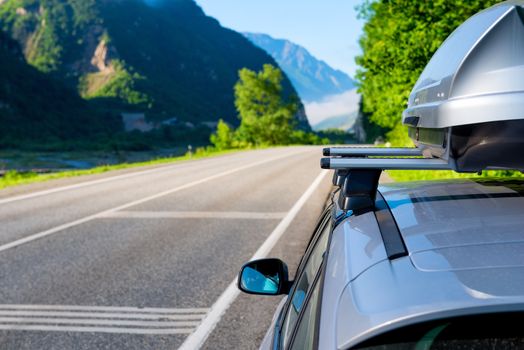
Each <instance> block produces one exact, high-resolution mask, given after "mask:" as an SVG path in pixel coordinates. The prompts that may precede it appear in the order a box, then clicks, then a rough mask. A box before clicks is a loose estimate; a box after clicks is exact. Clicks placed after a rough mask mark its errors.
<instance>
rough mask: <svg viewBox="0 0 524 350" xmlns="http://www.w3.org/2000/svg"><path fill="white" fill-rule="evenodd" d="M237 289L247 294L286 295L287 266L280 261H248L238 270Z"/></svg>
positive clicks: (288, 287)
mask: <svg viewBox="0 0 524 350" xmlns="http://www.w3.org/2000/svg"><path fill="white" fill-rule="evenodd" d="M238 289H240V290H241V291H243V292H245V293H249V294H259V295H279V294H287V293H289V289H290V283H289V280H288V272H287V265H286V264H285V263H284V262H283V261H282V260H280V259H262V260H255V261H250V262H248V263H247V264H245V265H244V266H242V269H241V270H240V273H239V275H238Z"/></svg>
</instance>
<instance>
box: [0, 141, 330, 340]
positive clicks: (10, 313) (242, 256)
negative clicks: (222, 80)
mask: <svg viewBox="0 0 524 350" xmlns="http://www.w3.org/2000/svg"><path fill="white" fill-rule="evenodd" d="M320 157H321V149H320V148H318V147H288V148H278V149H269V150H257V151H250V152H240V153H236V154H231V155H226V156H221V157H217V158H212V159H205V160H204V159H202V160H195V161H187V162H180V163H174V164H170V165H165V166H157V167H153V168H141V169H135V170H132V171H126V172H120V173H119V172H117V173H111V174H104V175H97V176H94V177H85V178H77V179H73V180H72V179H67V180H61V181H56V182H52V183H46V184H38V185H32V186H27V187H23V188H17V189H11V190H4V191H0V222H1V225H0V348H2V349H73V348H74V349H177V348H179V347H182V348H183V349H192V348H200V347H201V348H205V349H232V348H233V349H234V348H238V349H250V348H256V347H257V346H258V344H259V342H260V340H261V339H262V337H263V335H264V333H265V331H266V329H267V327H268V324H269V322H270V319H271V317H272V314H273V312H274V309H275V307H276V305H277V303H278V302H279V300H280V298H279V297H253V296H247V295H239V293H238V291H237V290H236V288H235V286H234V285H233V284H232V282H233V281H234V280H235V278H236V274H237V272H238V269H239V267H240V266H241V265H242V264H243V263H244V262H246V261H248V260H250V259H251V258H252V257H264V256H273V257H280V258H282V259H284V260H285V261H286V262H288V263H289V265H290V271H291V274H292V275H293V271H294V269H295V268H296V265H297V263H298V259H299V258H300V256H301V254H302V252H303V250H304V248H305V244H306V242H307V240H308V238H309V236H310V235H311V233H312V230H313V229H314V226H315V224H316V219H317V217H318V216H319V214H320V212H321V211H322V209H323V207H324V204H325V202H326V199H327V196H328V193H329V191H330V189H331V186H330V180H331V176H330V174H329V173H327V172H325V171H323V170H321V169H320V168H319V158H320Z"/></svg>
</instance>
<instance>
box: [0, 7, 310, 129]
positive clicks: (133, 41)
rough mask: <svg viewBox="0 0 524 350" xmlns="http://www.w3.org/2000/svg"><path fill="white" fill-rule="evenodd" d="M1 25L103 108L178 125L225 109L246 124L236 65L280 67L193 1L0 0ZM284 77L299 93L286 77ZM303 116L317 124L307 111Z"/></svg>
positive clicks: (226, 115)
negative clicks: (237, 101)
mask: <svg viewBox="0 0 524 350" xmlns="http://www.w3.org/2000/svg"><path fill="white" fill-rule="evenodd" d="M0 30H2V31H4V32H5V33H7V35H8V36H9V38H11V39H14V40H15V41H16V42H17V43H18V45H19V46H20V49H21V52H23V56H24V59H25V62H27V63H28V65H29V66H31V67H33V68H35V69H36V71H38V72H39V73H41V75H42V76H43V75H45V76H46V77H47V78H48V79H52V80H53V81H55V82H61V84H62V85H63V86H64V87H67V88H68V89H69V90H70V91H73V90H75V91H76V92H75V93H76V94H77V95H80V96H81V97H82V98H83V99H84V100H87V101H89V104H90V105H91V106H93V108H94V109H95V110H96V111H97V113H99V115H104V116H109V115H111V116H112V118H113V117H115V116H117V117H119V116H120V114H122V113H123V112H129V113H134V114H141V113H144V114H145V117H146V119H147V121H148V122H150V123H156V124H159V123H161V122H162V121H165V120H170V121H173V120H177V121H178V123H179V124H178V125H179V128H181V127H183V125H188V123H187V122H190V124H191V125H204V124H206V123H207V124H209V123H208V122H213V121H217V120H218V119H219V118H223V119H225V120H226V121H228V122H230V123H231V124H233V125H235V124H238V119H237V117H236V115H237V112H236V110H235V106H234V95H233V86H234V84H235V83H236V81H237V80H238V70H239V69H241V68H244V67H247V68H249V69H252V70H260V69H261V68H262V66H263V65H264V64H266V63H269V64H273V65H275V66H277V63H276V62H275V60H274V59H273V58H272V57H271V56H270V55H268V54H267V53H266V52H265V51H263V50H261V49H259V48H257V47H255V46H254V45H253V44H252V43H250V42H249V41H248V40H247V39H245V38H244V37H243V36H242V35H241V34H239V33H236V32H234V31H232V30H229V29H226V28H223V27H221V26H220V24H219V23H218V21H216V20H215V19H213V18H211V17H208V16H206V15H205V14H204V12H203V11H202V9H201V8H200V7H198V6H197V5H196V3H195V2H194V1H193V0H147V1H143V0H0ZM33 72H34V70H33ZM20 74H21V73H20ZM31 74H32V73H31ZM31 74H29V76H27V77H24V78H23V80H28V79H34V76H33V75H31ZM284 85H285V87H284V88H285V91H286V93H287V94H289V95H292V94H295V90H294V88H293V86H292V85H291V83H290V81H289V79H288V78H287V77H286V78H285V80H284ZM57 96H61V95H57ZM62 96H69V95H67V94H66V95H62ZM60 98H61V97H60ZM75 98H76V96H75ZM75 98H73V99H72V101H77V100H78V99H75ZM55 100H57V98H56V97H55ZM82 103H83V102H82V101H80V102H79V105H82ZM35 107H36V106H35ZM68 114H69V118H71V119H72V120H75V121H76V120H77V113H76V112H73V110H71V111H70V112H69V113H68ZM297 118H298V119H299V122H300V125H301V126H302V127H303V128H305V129H308V128H309V125H308V123H307V119H306V117H305V113H302V114H300V115H298V116H297ZM108 119H111V118H109V117H108ZM207 132H210V131H209V130H208V131H207Z"/></svg>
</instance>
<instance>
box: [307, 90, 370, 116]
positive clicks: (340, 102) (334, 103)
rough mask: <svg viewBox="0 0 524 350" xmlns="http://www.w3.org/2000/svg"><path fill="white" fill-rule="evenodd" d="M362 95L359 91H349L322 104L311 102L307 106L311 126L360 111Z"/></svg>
mask: <svg viewBox="0 0 524 350" xmlns="http://www.w3.org/2000/svg"><path fill="white" fill-rule="evenodd" d="M359 102H360V95H359V94H358V93H357V89H353V90H349V91H346V92H343V93H341V94H337V95H331V96H328V97H326V98H324V99H323V100H322V101H320V102H310V103H307V104H306V105H305V108H306V113H307V116H308V119H309V123H310V124H311V125H316V124H318V123H320V122H321V121H323V120H325V119H327V118H331V117H338V116H342V115H348V116H349V115H350V114H352V113H354V112H355V111H358V104H359Z"/></svg>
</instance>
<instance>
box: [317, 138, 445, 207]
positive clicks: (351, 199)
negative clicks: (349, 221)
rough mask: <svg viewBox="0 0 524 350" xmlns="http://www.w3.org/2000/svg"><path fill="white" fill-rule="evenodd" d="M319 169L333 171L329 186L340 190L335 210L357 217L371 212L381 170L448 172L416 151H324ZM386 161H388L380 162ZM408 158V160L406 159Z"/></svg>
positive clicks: (437, 160) (439, 162) (439, 160)
mask: <svg viewBox="0 0 524 350" xmlns="http://www.w3.org/2000/svg"><path fill="white" fill-rule="evenodd" d="M323 154H324V155H328V156H332V157H331V158H322V159H321V161H320V166H321V167H322V168H323V169H334V170H335V173H334V174H333V185H334V186H338V187H340V188H341V191H340V195H339V202H338V204H339V206H340V208H341V209H342V210H352V211H353V212H354V213H355V214H361V213H365V212H368V211H372V210H374V209H375V198H376V193H377V188H378V180H379V178H380V175H381V173H382V171H383V170H390V169H391V170H393V169H394V170H452V169H454V167H453V166H452V165H451V164H450V162H449V161H447V160H445V159H442V158H423V157H422V150H420V149H419V148H379V147H331V148H324V150H323ZM384 157H388V158H384ZM406 157H410V158H406Z"/></svg>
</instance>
